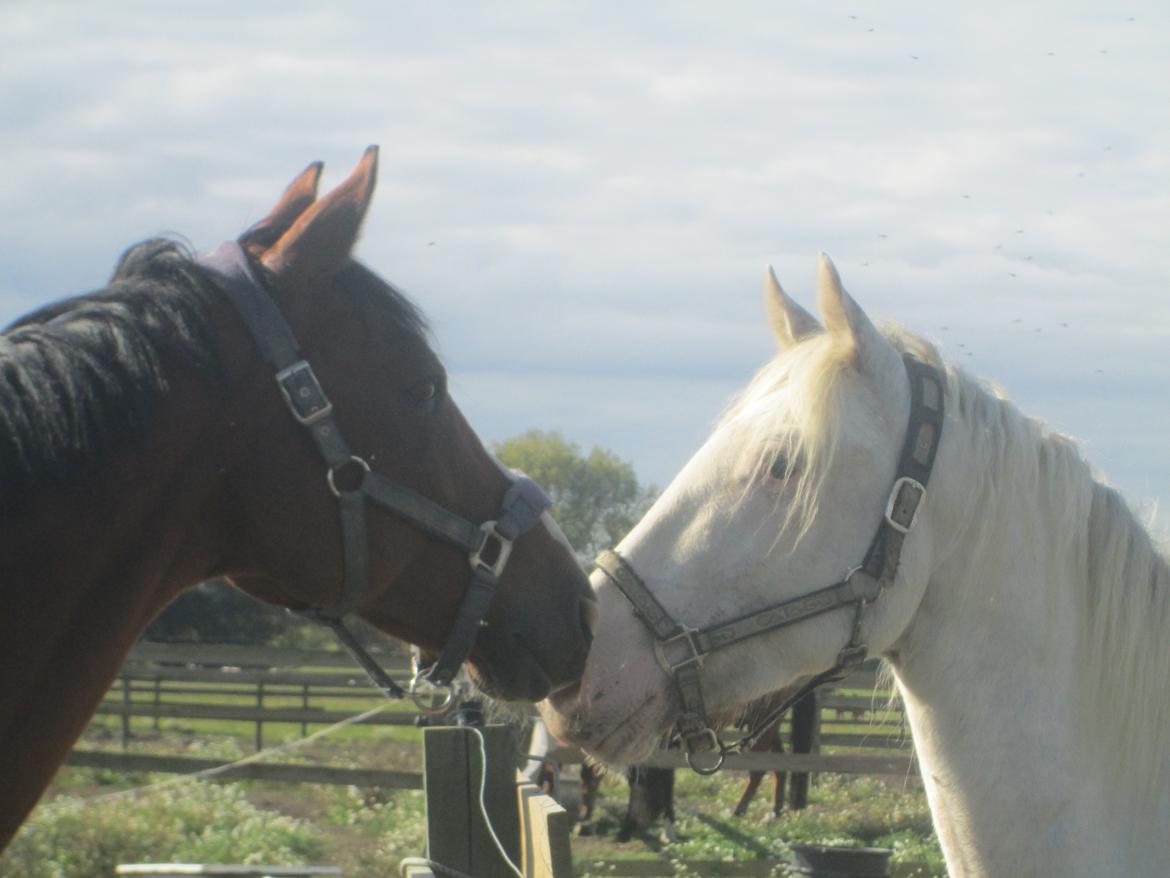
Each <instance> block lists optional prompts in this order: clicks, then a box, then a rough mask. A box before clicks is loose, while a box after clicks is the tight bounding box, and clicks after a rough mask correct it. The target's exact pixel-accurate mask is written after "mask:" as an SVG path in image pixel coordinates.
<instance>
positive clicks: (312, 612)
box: [196, 241, 552, 698]
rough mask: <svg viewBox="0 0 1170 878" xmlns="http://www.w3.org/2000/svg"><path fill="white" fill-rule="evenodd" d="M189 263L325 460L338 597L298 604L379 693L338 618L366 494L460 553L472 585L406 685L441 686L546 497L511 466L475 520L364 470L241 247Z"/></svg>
mask: <svg viewBox="0 0 1170 878" xmlns="http://www.w3.org/2000/svg"><path fill="white" fill-rule="evenodd" d="M196 262H197V263H198V264H199V265H201V266H202V267H203V268H205V269H207V270H208V271H209V272H211V273H212V274H213V275H214V279H215V280H216V282H217V283H218V284H219V286H220V287H221V288H222V289H223V291H224V292H225V293H226V294H227V297H228V299H229V300H231V302H232V304H233V305H234V306H235V307H236V310H237V311H238V312H239V314H240V317H241V318H243V321H244V323H245V325H246V326H247V327H248V331H249V332H250V333H251V335H252V338H253V340H254V341H255V342H256V346H257V348H259V350H260V354H261V356H263V357H264V359H265V360H266V361H267V362H268V363H269V365H271V366H272V368H273V369H274V370H275V371H276V383H277V386H278V387H279V388H280V392H281V395H282V396H283V397H284V401H285V403H286V404H287V406H288V409H289V411H290V412H291V413H292V416H293V417H294V418H295V419H296V421H297V423H299V424H300V425H301V426H302V427H304V428H305V429H306V430H308V432H309V435H310V436H311V437H312V439H313V443H314V444H315V445H316V446H317V450H318V451H319V452H320V454H321V457H322V458H323V459H324V461H325V466H326V472H325V478H326V481H327V483H328V485H329V490H330V491H331V492H332V493H333V495H334V496H335V497H336V498H337V502H338V506H339V508H340V512H341V533H342V542H343V548H344V558H345V561H344V570H343V583H344V586H343V589H342V594H341V598H340V600H339V601H338V602H337V603H336V604H334V605H333V606H331V607H312V608H309V609H305V610H297V611H296V612H299V613H302V614H304V615H305V616H307V617H308V618H310V619H313V620H314V621H316V622H320V623H321V624H323V625H328V626H329V627H330V628H332V629H333V631H334V632H335V633H336V634H337V637H338V639H339V640H340V641H341V643H342V644H343V645H344V646H345V647H346V649H347V650H349V652H350V653H351V654H352V655H353V657H354V658H355V659H356V660H357V662H358V663H359V664H360V665H361V666H362V668H363V669H365V671H366V673H367V674H368V675H369V676H370V679H371V680H373V681H374V683H375V684H376V685H377V686H378V687H379V688H380V689H382V691H383V692H385V693H386V694H387V695H389V696H391V697H393V698H402V697H403V696H404V695H405V694H406V692H405V690H404V689H403V688H402V687H401V686H399V685H398V684H397V683H395V682H394V681H393V680H391V679H390V677H389V675H388V674H387V673H386V672H385V671H384V670H382V668H381V667H380V666H379V665H378V663H377V662H376V661H375V660H374V658H373V657H372V656H371V655H370V654H369V653H368V652H366V650H365V649H364V648H363V647H362V645H361V644H360V643H359V642H358V640H357V638H356V637H354V635H353V632H352V631H350V629H349V628H348V627H347V625H346V624H345V617H346V616H348V615H349V614H350V613H352V612H354V611H355V610H356V609H357V608H358V606H359V605H360V604H361V601H362V599H363V598H364V597H365V595H366V592H367V590H368V588H369V547H368V533H367V530H366V518H365V516H366V503H367V501H369V502H372V503H375V504H377V505H378V506H380V507H382V508H383V509H385V510H387V511H388V512H391V513H393V514H395V515H398V516H400V517H402V518H405V519H407V520H408V521H410V522H412V523H414V524H415V525H417V526H418V527H419V528H420V529H422V530H423V531H425V532H426V533H428V534H430V535H431V536H433V537H436V538H438V539H441V540H444V541H445V542H448V543H452V544H454V545H456V546H458V547H459V548H461V549H463V550H464V551H465V552H466V553H467V556H468V560H469V561H470V564H471V584H470V586H469V587H468V590H467V594H466V595H465V596H464V598H463V603H462V605H461V606H460V608H459V612H458V614H457V615H456V617H455V623H454V625H453V626H452V628H451V632H450V634H448V636H447V643H446V645H445V646H444V647H443V651H442V653H441V654H440V655H439V659H438V661H436V662H435V663H434V664H433V665H431V666H430V667H429V668H427V669H426V670H423V671H420V672H419V673H418V674H417V675H416V676H415V679H414V680H413V681H412V683H411V690H412V691H413V690H414V689H415V688H416V687H417V686H418V685H419V684H422V683H427V684H430V685H431V686H434V687H440V688H448V687H449V686H450V683H451V680H452V679H454V677H455V675H456V674H457V673H458V672H459V668H460V666H462V664H463V662H464V661H466V660H467V656H468V655H469V654H470V653H471V649H472V646H474V644H475V638H476V635H477V634H478V632H479V628H480V626H481V624H482V622H483V618H484V616H485V615H486V614H487V611H488V608H489V607H490V606H491V602H492V598H493V597H494V595H495V592H496V584H497V582H498V581H499V577H500V576H501V575H502V573H503V571H504V567H505V565H506V564H507V563H508V557H509V555H510V554H511V552H512V543H513V542H515V541H516V540H517V539H519V538H520V536H521V535H522V534H524V533H525V532H526V531H528V530H530V529H531V528H532V527H533V526H534V525H535V524H536V523H537V522H538V521H539V520H540V516H541V514H542V513H543V512H544V511H545V510H546V509H549V508H550V507H551V506H552V502H551V501H550V500H549V498H548V496H547V495H546V494H545V493H544V491H543V490H542V489H541V487H540V486H539V485H538V484H536V482H534V481H533V480H532V479H530V478H529V477H528V476H526V475H524V474H523V473H516V475H515V478H514V480H513V482H512V485H511V487H509V488H508V490H507V492H506V493H505V494H504V499H503V502H502V503H501V506H500V514H499V517H498V518H496V519H495V520H494V521H487V522H484V523H483V524H475V523H473V522H470V521H468V520H467V519H465V518H461V517H460V516H458V515H456V514H455V513H453V512H450V511H448V510H446V509H444V508H443V507H441V506H439V505H438V504H437V503H435V502H434V501H432V500H429V499H427V498H426V497H423V496H422V495H421V494H417V493H415V492H414V491H411V490H410V489H409V488H405V487H403V486H402V485H398V484H396V483H394V482H391V481H390V480H388V479H386V478H385V477H383V476H381V475H379V474H378V473H376V472H373V471H371V469H370V465H369V464H368V463H367V462H366V461H365V460H363V459H362V458H361V457H358V456H357V455H355V454H354V453H353V452H352V451H351V450H350V448H349V446H348V445H347V444H346V442H345V439H344V438H342V435H341V431H340V430H339V429H338V427H337V423H336V421H335V420H334V418H333V404H332V403H331V402H330V401H329V398H328V397H327V396H326V395H325V391H324V389H322V387H321V385H320V383H318V381H317V377H316V375H314V374H313V368H312V367H311V366H310V365H309V363H308V362H307V361H306V360H305V359H304V358H303V357H302V356H301V353H300V348H299V346H298V345H297V340H296V338H295V337H294V335H293V333H292V329H291V328H290V327H289V325H288V322H287V321H286V320H285V319H284V315H283V314H281V312H280V309H279V308H278V307H277V305H276V303H275V302H274V301H273V299H272V296H271V295H270V294H269V292H268V288H267V285H266V284H265V282H264V279H263V277H262V276H261V274H260V273H259V272H258V271H257V270H256V267H255V266H254V265H253V263H252V260H251V259H250V258H249V257H248V254H247V253H246V252H245V251H244V248H243V247H241V246H240V245H239V244H238V243H237V242H235V241H228V242H226V243H224V244H221V245H220V246H219V248H218V249H216V250H215V251H214V252H212V253H209V254H206V255H203V256H200V257H198V259H197V260H196ZM343 470H344V471H348V472H349V474H350V477H349V478H347V479H346V480H344V483H345V484H354V487H343V486H342V483H341V482H340V481H339V479H338V474H339V473H341V472H342V471H343Z"/></svg>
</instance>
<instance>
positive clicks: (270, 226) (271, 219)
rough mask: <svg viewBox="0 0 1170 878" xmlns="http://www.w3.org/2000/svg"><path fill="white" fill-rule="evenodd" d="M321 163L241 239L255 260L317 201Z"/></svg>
mask: <svg viewBox="0 0 1170 878" xmlns="http://www.w3.org/2000/svg"><path fill="white" fill-rule="evenodd" d="M321 167H322V163H321V162H313V163H312V164H311V165H309V166H308V167H307V168H305V169H304V170H303V171H301V172H300V174H298V175H297V178H296V179H295V180H293V181H292V182H291V183H289V184H288V188H287V189H285V190H284V195H282V196H280V201H278V202H277V203H276V207H274V208H272V210H271V211H270V212H269V214H268V216H266V217H264V219H262V220H260V222H258V223H256V225H254V226H252V228H250V229H248V231H246V232H244V234H242V235H240V237H239V242H240V243H241V244H242V245H243V246H244V247H245V248H246V249H247V250H248V252H250V253H251V254H252V255H253V256H259V255H260V254H261V253H263V252H264V251H265V250H267V249H268V248H269V247H271V246H272V245H273V244H275V243H276V242H277V240H278V239H279V238H280V236H281V235H283V234H284V233H285V232H287V231H288V230H289V227H290V226H291V225H292V224H293V223H294V222H296V221H297V218H298V217H299V216H300V215H301V214H302V213H304V212H305V211H306V210H307V209H308V208H309V205H311V204H312V203H313V202H314V201H316V200H317V184H318V183H319V182H320V180H321Z"/></svg>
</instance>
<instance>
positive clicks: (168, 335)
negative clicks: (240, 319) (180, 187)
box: [0, 239, 219, 514]
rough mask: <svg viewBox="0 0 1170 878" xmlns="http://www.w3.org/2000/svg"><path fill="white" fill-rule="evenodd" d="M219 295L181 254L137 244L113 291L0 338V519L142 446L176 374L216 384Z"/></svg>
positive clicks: (37, 316)
mask: <svg viewBox="0 0 1170 878" xmlns="http://www.w3.org/2000/svg"><path fill="white" fill-rule="evenodd" d="M214 295H218V293H217V292H216V288H215V287H214V285H213V284H211V282H210V281H208V280H207V278H206V276H205V275H204V274H203V272H202V271H201V270H200V269H198V268H196V267H195V265H194V263H193V262H192V261H191V258H190V253H189V252H188V250H187V249H186V248H185V247H183V246H182V245H180V244H178V243H176V242H174V241H169V240H161V239H159V240H151V241H145V242H143V243H141V244H138V245H136V246H134V247H132V248H130V249H129V250H127V251H126V253H124V254H123V255H122V258H121V259H120V260H119V262H118V266H117V268H116V269H115V271H114V276H113V279H112V280H111V281H110V285H109V286H108V287H107V288H106V289H104V290H98V291H96V292H93V293H88V294H85V295H81V296H75V297H73V298H70V299H66V300H63V301H60V302H56V303H53V304H51V305H47V306H45V307H43V308H40V309H38V310H36V311H34V312H32V313H31V314H28V315H26V316H25V317H22V318H21V319H19V320H18V321H16V322H15V323H13V324H12V325H11V326H10V327H8V328H7V329H6V330H5V331H4V334H3V335H2V336H0V514H10V513H13V512H15V511H17V510H19V509H20V508H21V507H22V506H23V505H24V504H25V502H26V501H27V500H28V498H29V496H30V495H31V493H32V492H33V491H34V490H35V489H36V488H38V487H40V486H44V485H47V484H60V483H63V482H66V481H68V480H70V479H72V478H74V477H76V476H77V475H78V474H79V473H80V472H81V471H83V470H84V469H86V468H87V467H90V466H93V465H95V464H98V463H100V462H101V461H102V460H103V459H104V458H105V457H106V456H107V455H108V454H110V453H111V452H113V451H114V450H116V449H120V448H125V447H127V446H133V444H135V443H137V442H141V441H142V440H143V439H144V437H145V435H146V430H147V426H148V425H149V423H150V418H151V414H152V411H153V409H154V405H155V402H156V400H157V399H158V398H159V397H160V396H161V395H162V394H165V393H166V392H167V390H168V389H169V387H168V378H167V376H168V372H169V369H168V368H167V366H168V364H174V363H175V362H184V361H185V362H187V363H190V364H191V365H193V366H195V367H196V368H197V369H199V370H200V371H202V372H204V373H206V374H207V376H208V379H209V381H211V382H216V381H217V379H218V378H219V369H218V366H217V363H216V362H215V358H214V356H213V353H212V352H213V351H214V347H213V345H212V342H211V338H210V332H209V327H208V324H207V315H208V313H210V312H209V309H208V307H207V304H208V301H209V299H210V298H211V297H212V296H214Z"/></svg>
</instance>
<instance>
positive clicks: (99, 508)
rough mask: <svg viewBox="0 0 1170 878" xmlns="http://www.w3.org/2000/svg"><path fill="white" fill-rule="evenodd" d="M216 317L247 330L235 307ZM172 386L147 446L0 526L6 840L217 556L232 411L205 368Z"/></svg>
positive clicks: (180, 374) (43, 493)
mask: <svg viewBox="0 0 1170 878" xmlns="http://www.w3.org/2000/svg"><path fill="white" fill-rule="evenodd" d="M224 304H225V307H227V306H226V303H224ZM216 319H217V320H222V321H223V322H224V323H225V326H224V328H223V332H224V333H225V334H226V337H227V338H236V337H239V333H240V332H241V330H239V329H238V328H235V327H233V326H231V324H230V315H228V314H224V315H220V316H219V317H217V318H216ZM232 333H235V335H233V334H232ZM241 350H245V349H244V348H243V347H242V346H241ZM236 358H237V359H240V358H241V355H240V354H237V355H236ZM229 361H230V357H229ZM228 365H229V366H230V365H231V364H230V362H229V364H228ZM236 365H237V366H238V364H236ZM235 371H237V376H236V377H239V376H238V370H235ZM168 383H169V386H170V388H171V392H170V393H169V394H167V398H166V399H161V400H159V404H158V406H157V407H156V410H155V414H154V416H153V418H152V422H151V424H150V425H149V429H148V430H147V434H146V438H145V441H144V443H143V444H141V445H139V446H138V447H135V448H134V449H133V450H132V451H130V452H123V453H115V454H114V455H113V456H111V457H110V458H109V459H108V460H106V461H104V462H103V463H102V464H101V465H100V466H99V467H94V468H92V470H91V471H89V472H87V473H86V474H84V475H82V476H80V477H78V478H76V479H74V480H71V481H69V482H67V483H64V484H60V485H54V486H52V487H48V488H45V489H43V490H40V491H37V492H36V494H35V496H33V497H32V498H31V499H30V501H29V502H28V503H27V504H26V506H25V507H24V508H23V509H22V510H21V511H20V513H19V514H15V515H11V516H7V517H6V518H5V519H4V526H3V528H2V529H0V553H2V554H0V558H2V559H3V563H2V567H0V600H2V607H3V609H2V610H0V656H2V657H3V660H2V661H0V778H3V786H4V793H3V796H0V849H2V848H3V847H4V845H5V844H6V842H7V841H8V840H9V838H10V837H11V835H12V834H13V833H14V832H15V830H16V828H17V827H18V826H19V825H20V823H21V821H22V820H23V819H24V817H25V816H26V815H27V812H28V811H29V810H30V809H31V808H32V806H33V805H34V804H35V802H36V800H37V798H38V797H39V795H40V794H41V792H42V791H43V789H44V787H45V786H46V785H47V783H48V782H49V780H51V778H52V775H53V773H54V772H55V770H56V767H57V766H58V765H59V764H60V763H61V761H62V760H63V759H64V757H65V755H66V754H67V753H68V751H69V749H70V748H71V747H72V745H73V743H74V741H75V740H76V738H77V736H78V735H79V734H80V733H81V732H82V731H83V730H84V728H85V726H86V724H87V723H88V721H89V719H90V717H91V716H92V714H93V712H94V710H95V709H96V707H97V704H98V702H99V701H100V700H101V698H102V696H103V694H104V693H105V691H106V690H107V688H108V687H109V685H110V684H111V682H112V681H113V679H114V678H115V676H116V674H117V672H118V670H119V668H120V667H121V664H122V661H123V660H124V658H125V656H126V653H127V652H128V651H129V649H130V647H131V646H132V644H133V643H134V642H135V640H136V639H137V637H138V636H139V635H140V634H141V633H142V631H143V630H144V629H145V627H146V626H147V625H148V624H149V623H150V621H151V620H152V619H153V618H154V617H155V615H157V613H158V612H159V611H160V610H161V609H162V608H163V607H164V606H166V604H167V603H168V602H169V601H170V600H171V599H172V598H173V597H174V596H175V595H177V594H178V593H179V592H180V591H181V590H183V589H184V588H186V587H189V586H191V585H193V584H195V583H198V582H200V581H202V580H204V579H206V578H209V576H210V575H212V574H213V573H214V572H215V569H216V565H217V563H218V562H219V560H220V559H219V552H220V551H221V543H220V539H219V536H218V529H219V525H218V524H217V522H218V521H221V520H222V519H223V518H224V516H223V515H222V514H221V513H222V512H223V511H224V510H220V509H218V508H217V503H219V502H220V500H219V498H220V494H219V488H218V485H219V484H220V483H221V482H222V478H221V477H220V475H219V472H218V470H219V469H220V468H221V467H222V466H223V465H225V461H226V459H227V457H228V456H229V455H230V452H229V450H228V446H227V445H226V444H225V442H224V430H223V428H222V424H223V422H224V420H225V419H226V418H227V417H230V411H227V412H225V410H224V400H223V399H221V398H218V397H217V396H216V394H215V393H214V392H213V391H211V390H210V389H209V388H208V387H207V386H205V383H204V380H203V379H202V378H200V377H198V376H196V375H193V374H188V373H185V372H184V371H183V370H182V369H177V370H176V371H175V372H174V373H173V374H170V375H168ZM249 383H251V382H249V381H247V380H246V379H242V378H241V384H242V385H243V386H244V387H245V388H246V387H247V386H248V384H249Z"/></svg>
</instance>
